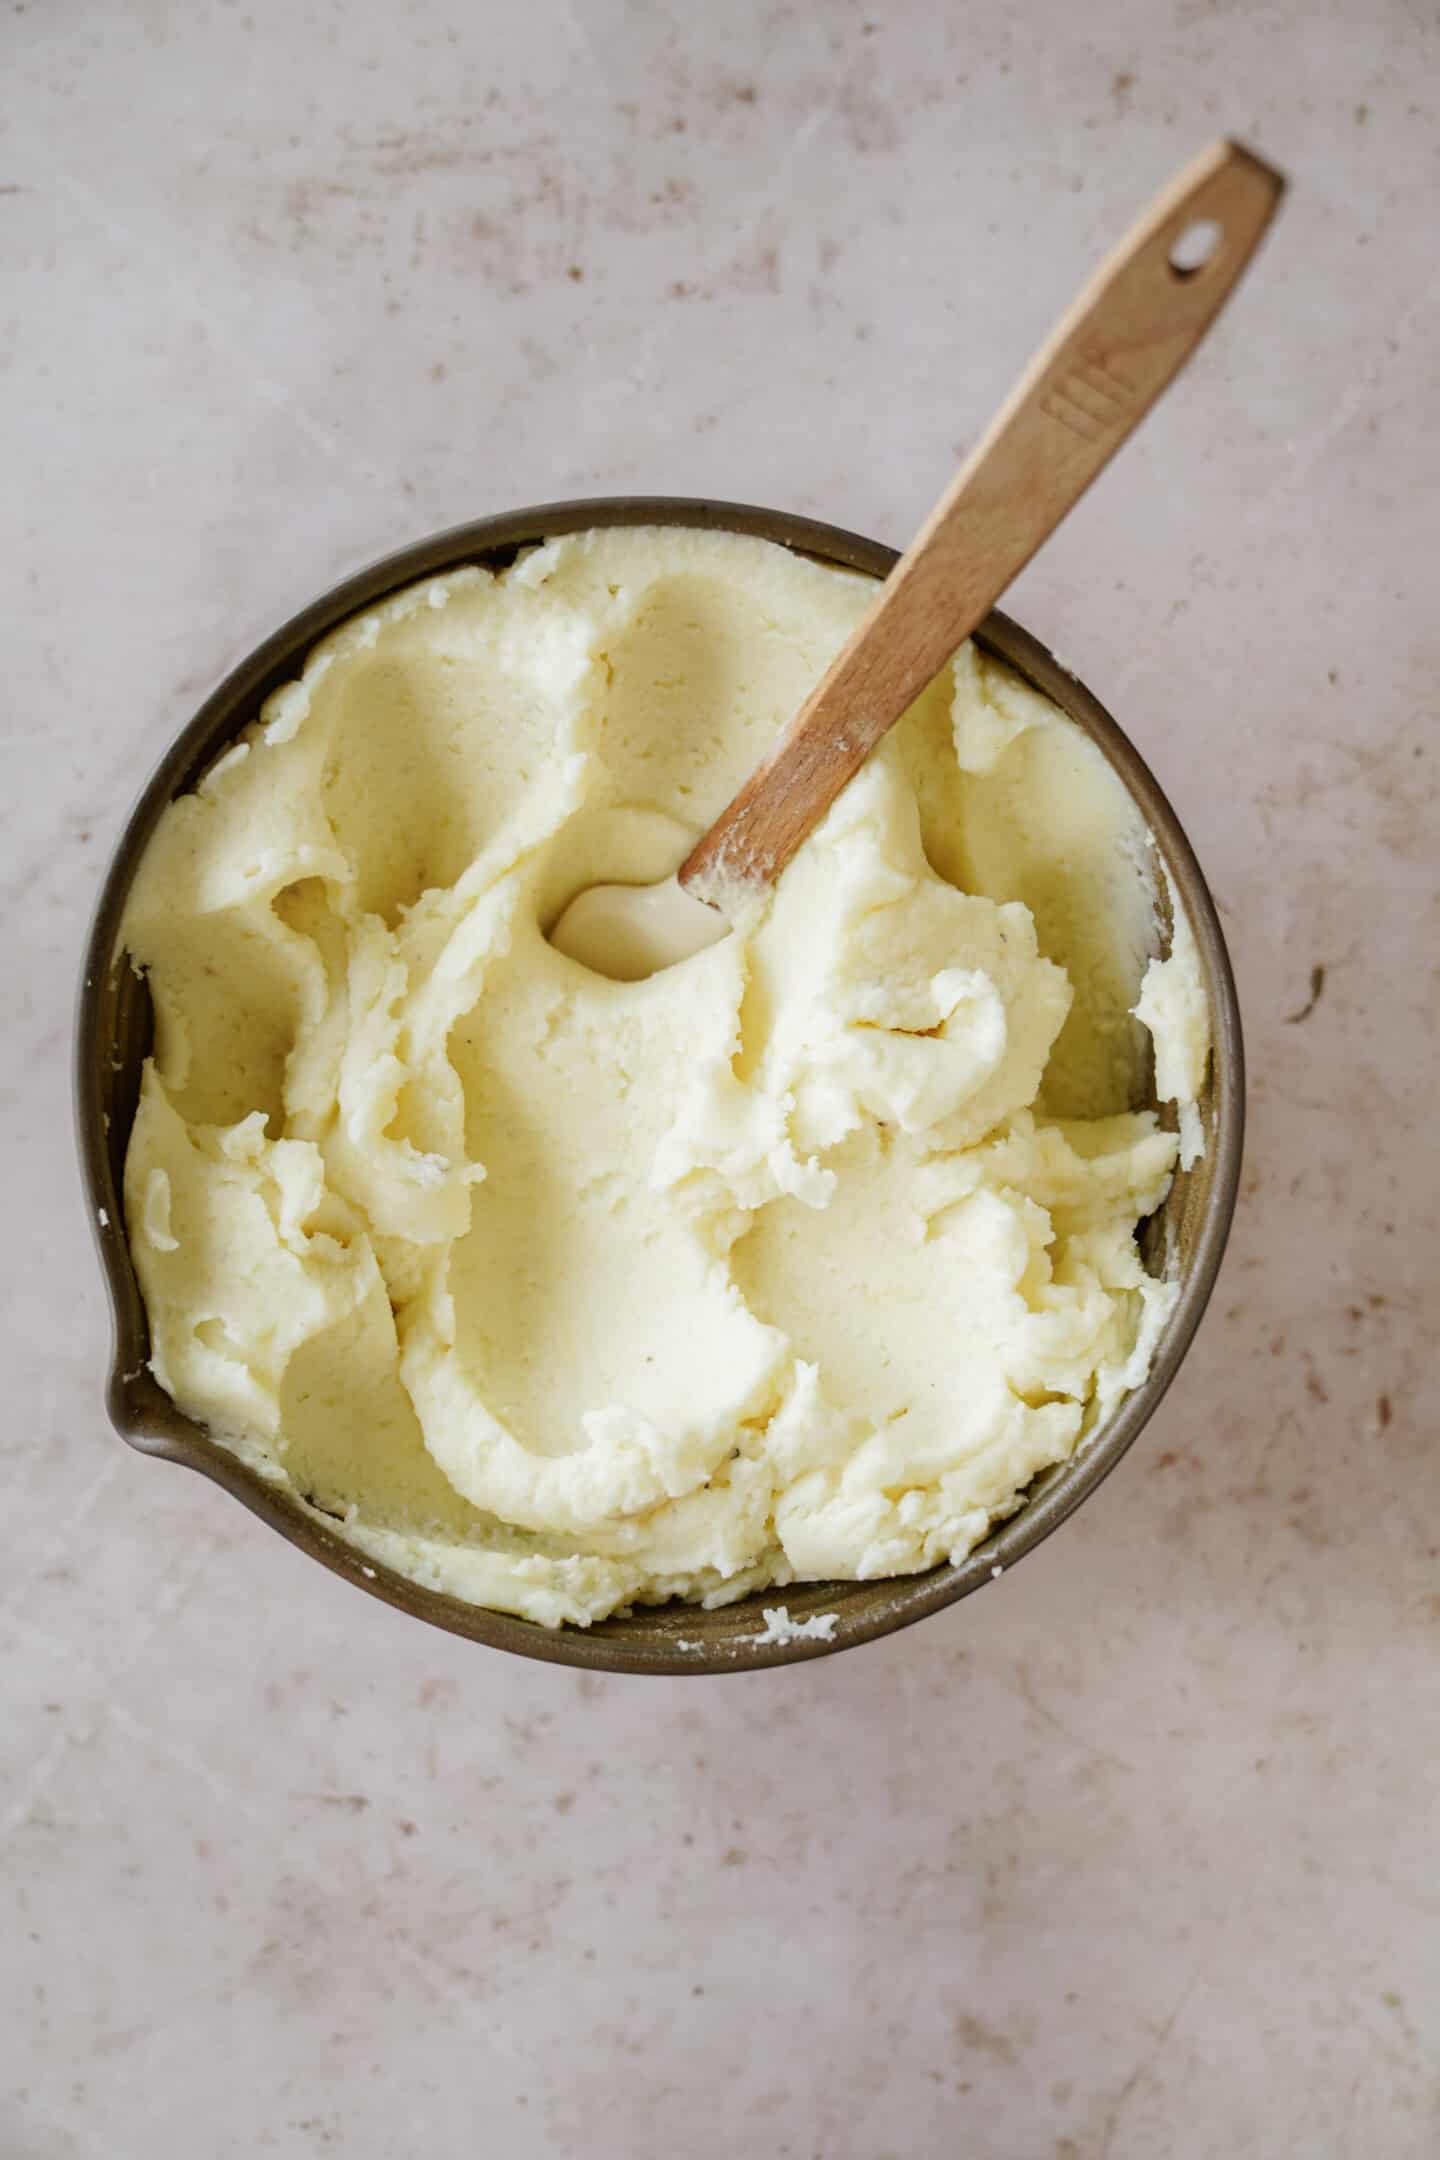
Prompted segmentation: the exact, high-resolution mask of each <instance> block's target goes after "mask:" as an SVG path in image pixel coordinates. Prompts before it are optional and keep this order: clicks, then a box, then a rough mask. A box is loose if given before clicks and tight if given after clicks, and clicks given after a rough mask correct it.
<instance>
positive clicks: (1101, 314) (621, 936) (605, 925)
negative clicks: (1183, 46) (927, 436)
mask: <svg viewBox="0 0 1440 2160" xmlns="http://www.w3.org/2000/svg"><path fill="white" fill-rule="evenodd" d="M1284 188H1285V182H1284V179H1283V177H1282V175H1281V174H1280V173H1278V172H1277V171H1276V170H1275V169H1274V167H1273V166H1271V165H1267V164H1266V163H1265V162H1264V160H1263V159H1261V158H1258V157H1256V156H1255V155H1254V154H1253V153H1252V152H1251V151H1249V150H1245V149H1242V147H1241V146H1240V144H1239V143H1235V142H1228V141H1222V142H1218V143H1215V144H1214V145H1213V146H1212V147H1211V148H1210V149H1208V150H1206V151H1205V152H1204V154H1203V155H1202V156H1201V157H1199V158H1197V159H1196V160H1195V162H1194V163H1193V164H1192V165H1190V166H1188V167H1187V168H1186V170H1185V171H1184V172H1183V173H1181V174H1180V175H1179V177H1178V178H1177V179H1176V180H1174V181H1172V182H1171V184H1170V186H1169V187H1168V188H1166V189H1165V190H1164V192H1163V193H1162V194H1161V195H1160V196H1159V197H1158V198H1157V200H1156V201H1155V202H1154V203H1153V204H1152V205H1151V207H1150V209H1149V210H1148V211H1147V212H1146V213H1145V215H1144V216H1143V217H1142V218H1141V219H1140V221H1139V223H1138V224H1137V225H1135V226H1134V227H1133V229H1132V230H1131V232H1130V233H1129V235H1128V236H1127V237H1126V239H1125V240H1123V241H1122V242H1121V244H1120V246H1119V247H1118V248H1117V249H1116V251H1115V253H1114V254H1113V255H1111V256H1110V258H1109V260H1108V261H1107V262H1105V263H1103V264H1102V265H1101V267H1100V269H1099V270H1098V271H1097V272H1096V273H1095V275H1094V277H1093V278H1092V279H1091V280H1090V282H1089V284H1088V285H1087V286H1086V287H1085V288H1084V290H1083V291H1082V293H1081V294H1080V296H1079V298H1078V299H1077V300H1076V302H1075V303H1074V305H1073V306H1072V307H1071V309H1070V310H1069V312H1068V314H1066V315H1065V316H1064V317H1063V318H1062V319H1061V321H1060V323H1059V324H1058V325H1057V327H1056V329H1055V330H1054V331H1053V333H1052V334H1051V336H1050V339H1049V341H1048V342H1047V343H1046V344H1045V345H1044V346H1043V347H1042V348H1041V350H1040V351H1039V352H1038V353H1037V354H1036V356H1035V358H1034V359H1033V360H1032V361H1031V363H1030V366H1029V367H1028V368H1027V369H1026V371H1025V373H1024V374H1023V375H1022V376H1021V378H1020V380H1019V382H1018V383H1017V384H1016V386H1015V388H1014V390H1013V391H1012V392H1011V394H1010V396H1009V398H1008V399H1007V400H1006V402H1005V404H1004V405H1003V406H1002V407H1001V409H1000V411H999V413H998V414H997V415H996V417H995V419H994V420H993V421H992V423H991V425H990V428H989V430H988V432H987V433H986V434H985V435H984V436H983V437H982V438H981V440H980V442H979V443H978V444H977V445H976V447H975V449H974V450H973V451H972V452H971V453H970V456H969V457H968V458H967V459H966V461H965V463H964V464H963V465H962V466H961V468H960V471H959V473H958V474H957V475H956V477H955V479H954V480H953V481H952V482H951V484H950V486H949V488H948V489H947V490H946V492H945V494H944V495H943V496H942V497H941V498H940V501H939V502H938V503H937V505H936V506H935V508H934V510H933V511H932V512H931V513H930V516H929V518H928V520H927V521H926V523H925V524H924V525H923V526H922V527H921V529H920V531H919V533H918V534H917V535H916V537H915V539H914V540H913V541H912V542H911V544H910V546H909V547H908V548H907V549H906V551H905V553H904V554H903V555H902V556H901V558H900V560H899V562H898V563H896V565H895V568H894V569H893V570H892V571H891V573H890V575H889V577H888V578H887V579H886V580H885V583H884V584H883V585H882V586H881V588H880V591H879V593H878V594H877V596H876V599H875V602H874V605H873V606H872V607H871V608H870V610H869V612H868V613H867V614H866V616H865V617H864V620H863V621H862V622H861V623H860V624H859V626H858V627H857V628H856V630H855V631H854V632H853V633H852V635H851V637H850V639H849V641H848V642H847V644H846V645H845V646H844V647H843V649H842V650H841V652H840V653H839V655H838V656H837V657H836V659H835V660H834V661H833V662H832V663H831V665H830V667H829V669H828V670H827V672H826V674H825V675H824V677H823V678H822V680H821V681H820V683H819V684H818V685H817V686H816V688H815V689H814V690H812V691H811V693H810V696H809V697H808V698H807V699H806V701H805V703H804V704H803V705H802V706H801V708H800V711H799V712H798V713H797V714H796V716H795V719H794V720H793V721H792V722H791V724H790V727H789V728H788V729H787V731H786V733H785V734H784V735H783V736H782V737H781V739H780V741H779V742H778V743H777V745H776V746H775V748H774V749H773V750H772V751H771V753H770V755H769V756H768V757H767V758H766V759H765V761H764V762H763V764H761V765H760V766H758V767H757V769H756V770H755V771H754V772H753V773H752V774H751V775H750V778H749V779H748V780H747V781H746V782H745V784H744V786H743V787H742V788H741V789H740V792H739V793H738V795H736V796H735V798H734V800H733V801H732V802H731V803H730V804H729V805H728V806H727V808H725V809H724V810H722V811H721V813H720V815H719V817H718V818H717V819H716V820H715V822H714V824H713V825H712V826H711V827H710V829H709V831H708V832H707V833H706V834H705V835H704V836H703V838H702V839H700V840H699V841H698V842H697V843H696V845H695V846H694V847H693V848H692V849H691V851H690V853H689V855H688V856H687V857H686V858H685V861H684V862H683V863H682V864H681V866H680V868H679V870H678V871H677V873H676V875H675V876H674V877H673V878H668V879H666V880H665V881H664V883H663V884H660V885H654V886H635V885H596V886H592V887H591V888H590V889H589V890H588V891H587V892H582V893H580V894H578V895H577V896H576V898H575V899H574V900H572V901H571V903H570V905H569V907H568V908H566V910H565V912H564V913H563V914H562V915H561V917H560V918H559V920H558V922H557V923H556V924H555V926H554V928H553V930H552V931H551V933H550V937H551V942H552V944H554V945H555V946H557V947H558V948H559V950H560V951H561V952H563V953H566V954H568V955H569V957H570V958H571V959H573V960H578V961H580V962H582V964H584V965H585V966H587V967H591V968H594V969H596V970H597V972H599V973H600V974H602V975H610V976H613V977H615V978H616V979H617V980H620V981H625V982H630V981H635V980H637V979H638V978H639V977H641V976H643V975H649V974H653V973H654V972H655V971H656V970H657V969H659V968H662V967H670V966H673V965H674V963H675V962H676V961H677V960H681V959H686V958H688V957H689V956H690V954H691V953H694V952H699V951H701V950H702V949H703V948H704V947H705V946H706V945H711V944H714V943H715V942H716V940H717V939H719V938H721V937H723V936H724V935H725V934H726V932H727V930H728V929H729V928H730V922H731V919H733V918H734V917H735V916H736V915H737V914H739V913H741V912H743V911H744V910H745V907H746V904H747V902H754V901H755V900H757V899H759V898H760V897H762V896H763V892H764V889H765V887H767V886H769V885H772V884H773V883H774V881H775V879H776V878H778V877H779V875H780V873H781V871H782V870H783V869H784V868H785V865H786V863H788V862H789V860H790V858H791V856H792V855H793V854H794V853H795V850H796V849H797V848H798V847H799V845H800V843H801V842H802V840H804V839H805V837H806V835H807V834H808V833H809V832H811V831H812V830H813V828H814V827H815V826H816V825H817V824H818V823H819V822H820V820H821V818H822V817H823V816H824V815H825V812H826V811H827V810H828V809H829V807H830V805H831V803H832V802H833V801H834V800H835V798H836V796H837V795H838V794H839V793H840V790H841V789H842V788H843V787H844V786H845V783H846V782H847V781H848V780H849V779H851V778H852V777H853V775H854V774H855V773H856V772H858V771H859V769H860V767H861V766H862V765H863V764H864V762H865V760H866V759H867V758H868V757H869V755H870V753H871V751H872V750H873V749H874V748H875V745H876V744H877V743H878V742H879V741H880V739H881V737H882V736H883V735H884V734H885V733H886V732H887V730H888V729H890V728H892V727H893V726H894V725H895V722H896V721H897V720H898V719H899V718H900V716H901V714H902V713H903V712H904V711H905V710H906V709H907V707H908V706H909V705H910V704H911V703H912V702H913V701H914V699H915V698H916V697H918V696H919V694H920V692H921V691H922V690H923V689H924V688H925V686H926V684H927V683H928V682H930V681H931V680H932V678H933V677H934V676H935V675H936V674H938V672H939V670H940V669H941V668H942V667H943V666H944V664H945V662H946V661H947V660H948V659H949V658H950V656H951V655H952V653H954V651H955V650H956V648H957V647H958V646H959V645H960V644H962V643H963V641H964V640H965V639H966V638H967V637H968V636H969V635H970V633H971V631H972V630H974V629H975V628H976V627H977V626H978V625H979V624H980V623H981V622H982V621H983V619H984V617H985V615H986V613H987V612H988V610H989V609H990V608H991V607H992V606H993V604H994V602H995V601H996V600H997V599H998V598H999V597H1000V595H1001V593H1003V592H1004V590H1005V588H1006V586H1007V585H1009V584H1010V582H1011V580H1012V579H1013V578H1015V577H1016V576H1018V574H1019V573H1020V571H1021V570H1023V569H1024V567H1025V565H1026V563H1027V562H1029V560H1030V558H1031V556H1032V555H1033V554H1034V553H1035V550H1036V549H1037V548H1038V547H1039V546H1040V544H1041V542H1042V541H1043V540H1045V539H1047V538H1048V537H1049V535H1050V534H1051V533H1052V532H1053V531H1054V530H1055V527H1056V526H1057V525H1058V524H1059V523H1060V521H1061V519H1062V518H1063V517H1064V516H1065V515H1066V513H1067V511H1069V510H1070V509H1071V507H1072V506H1073V505H1074V504H1075V503H1076V502H1078V501H1079V499H1080V497H1081V496H1082V495H1083V494H1084V492H1085V490H1086V488H1087V487H1088V486H1089V485H1090V483H1091V481H1092V480H1093V479H1094V478H1095V476H1096V474H1097V473H1099V472H1100V471H1101V470H1102V469H1103V468H1104V467H1105V466H1106V465H1107V464H1108V463H1109V461H1110V459H1111V458H1112V457H1113V456H1114V454H1115V452H1116V451H1117V450H1118V449H1119V447H1120V445H1121V443H1123V442H1124V441H1125V439H1126V437H1127V436H1128V435H1129V434H1130V433H1131V432H1132V430H1133V429H1134V428H1135V427H1136V426H1137V425H1138V424H1139V422H1140V421H1141V419H1143V417H1144V415H1145V414H1146V413H1147V412H1148V411H1149V410H1150V407H1151V406H1152V405H1153V404H1154V403H1155V401H1156V399H1157V398H1158V397H1159V396H1160V393H1161V391H1162V390H1164V389H1165V387H1166V385H1167V384H1168V383H1169V382H1170V381H1171V380H1172V379H1173V378H1174V376H1175V375H1176V374H1177V373H1178V372H1179V370H1180V368H1181V367H1182V366H1183V365H1184V363H1185V362H1186V360H1188V359H1189V357H1190V355H1191V353H1192V352H1193V351H1194V350H1195V348H1196V346H1197V345H1198V344H1199V342H1200V340H1201V338H1202V337H1203V336H1204V334H1205V332H1206V331H1207V330H1208V329H1209V327H1210V324H1211V323H1212V322H1213V321H1214V319H1215V317H1216V315H1217V314H1218V313H1219V312H1220V309H1221V308H1222V307H1223V305H1224V303H1225V301H1226V300H1227V299H1228V298H1229V296H1230V294H1231V292H1232V291H1233V290H1234V288H1235V285H1236V283H1237V281H1238V280H1239V277H1240V274H1241V272H1242V271H1243V270H1244V268H1245V266H1246V264H1247V263H1248V262H1249V260H1250V257H1251V255H1252V254H1253V253H1254V251H1255V248H1256V246H1257V245H1258V243H1259V241H1260V238H1261V236H1262V234H1263V233H1264V231H1265V228H1266V226H1267V225H1268V224H1269V223H1270V220H1271V218H1272V217H1273V216H1274V214H1275V211H1276V209H1277V207H1278V206H1279V202H1280V197H1281V195H1282V194H1283V192H1284ZM717 911H718V912H717Z"/></svg>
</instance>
